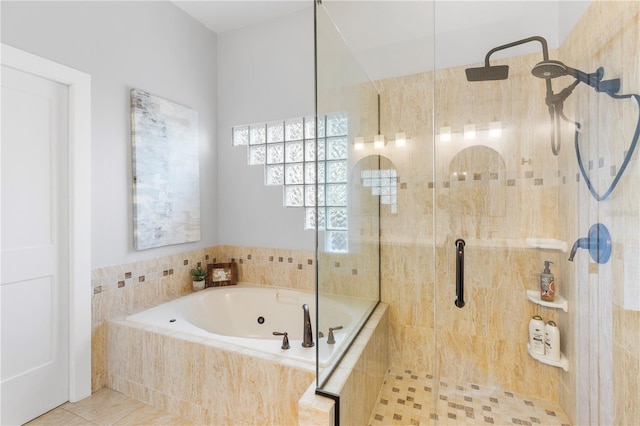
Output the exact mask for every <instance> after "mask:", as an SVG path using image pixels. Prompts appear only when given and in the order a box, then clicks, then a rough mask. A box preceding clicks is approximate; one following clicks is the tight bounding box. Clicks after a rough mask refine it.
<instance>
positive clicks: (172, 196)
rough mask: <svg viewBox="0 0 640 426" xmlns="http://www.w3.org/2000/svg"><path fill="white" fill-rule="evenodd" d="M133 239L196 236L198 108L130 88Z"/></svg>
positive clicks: (139, 244)
mask: <svg viewBox="0 0 640 426" xmlns="http://www.w3.org/2000/svg"><path fill="white" fill-rule="evenodd" d="M131 135H132V146H133V187H134V189H133V216H134V245H135V249H136V250H146V249H150V248H154V247H162V246H166V245H170V244H180V243H186V242H192V241H199V240H200V172H199V164H200V163H199V147H198V113H197V112H196V111H194V110H193V109H191V108H187V107H185V106H183V105H180V104H177V103H175V102H172V101H169V100H166V99H162V98H159V97H157V96H154V95H152V94H150V93H147V92H145V91H142V90H138V89H133V90H131Z"/></svg>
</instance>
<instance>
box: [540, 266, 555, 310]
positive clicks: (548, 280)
mask: <svg viewBox="0 0 640 426" xmlns="http://www.w3.org/2000/svg"><path fill="white" fill-rule="evenodd" d="M551 263H553V262H550V261H548V260H545V261H544V271H543V272H542V273H541V274H540V299H542V300H546V301H547V302H553V299H555V296H556V283H555V278H554V276H553V274H552V273H551V270H550V269H549V264H551Z"/></svg>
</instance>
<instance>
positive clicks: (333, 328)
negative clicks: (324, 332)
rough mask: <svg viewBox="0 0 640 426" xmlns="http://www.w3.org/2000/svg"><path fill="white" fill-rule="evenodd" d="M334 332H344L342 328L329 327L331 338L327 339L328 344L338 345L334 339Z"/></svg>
mask: <svg viewBox="0 0 640 426" xmlns="http://www.w3.org/2000/svg"><path fill="white" fill-rule="evenodd" d="M333 330H342V326H341V325H339V326H337V327H329V337H327V344H329V345H333V344H334V343H336V339H335V338H334V337H333Z"/></svg>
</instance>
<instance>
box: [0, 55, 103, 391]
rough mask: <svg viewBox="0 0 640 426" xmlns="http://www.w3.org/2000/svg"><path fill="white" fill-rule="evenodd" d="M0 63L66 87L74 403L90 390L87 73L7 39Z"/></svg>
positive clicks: (89, 218)
mask: <svg viewBox="0 0 640 426" xmlns="http://www.w3.org/2000/svg"><path fill="white" fill-rule="evenodd" d="M0 63H2V65H5V66H7V67H10V68H13V69H16V70H18V71H23V72H27V73H29V74H33V75H36V76H39V77H43V78H46V79H49V80H52V81H55V82H58V83H60V84H64V85H66V86H68V87H69V158H68V160H69V188H68V189H69V203H68V208H69V401H71V402H75V401H79V400H81V399H83V398H86V397H87V396H89V395H91V76H90V75H89V74H86V73H84V72H81V71H78V70H75V69H72V68H69V67H67V66H64V65H61V64H58V63H56V62H52V61H50V60H48V59H45V58H41V57H39V56H36V55H33V54H31V53H28V52H25V51H22V50H19V49H16V48H14V47H12V46H8V45H6V44H1V45H0ZM1 267H2V265H0V268H1Z"/></svg>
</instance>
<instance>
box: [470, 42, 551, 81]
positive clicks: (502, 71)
mask: <svg viewBox="0 0 640 426" xmlns="http://www.w3.org/2000/svg"><path fill="white" fill-rule="evenodd" d="M531 41H537V42H539V43H540V44H541V45H542V53H543V58H544V60H545V61H548V60H549V54H548V53H547V52H548V51H547V41H546V40H545V39H544V38H542V37H529V38H525V39H522V40H518V41H514V42H513V43H508V44H503V45H502V46H498V47H494V48H493V49H491V50H490V51H489V52H488V53H487V55H486V56H485V58H484V66H483V67H478V68H467V69H466V70H465V72H466V74H467V80H468V81H492V80H506V79H507V78H508V77H509V66H508V65H494V66H492V65H491V64H490V63H489V58H490V57H491V55H493V54H494V53H495V52H498V51H500V50H504V49H508V48H510V47H514V46H518V45H520V44H524V43H529V42H531Z"/></svg>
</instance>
